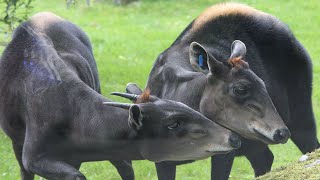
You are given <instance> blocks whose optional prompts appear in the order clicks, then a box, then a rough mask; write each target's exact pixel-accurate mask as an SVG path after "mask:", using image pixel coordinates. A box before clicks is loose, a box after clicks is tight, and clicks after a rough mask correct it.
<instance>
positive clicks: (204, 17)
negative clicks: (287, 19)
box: [191, 3, 268, 31]
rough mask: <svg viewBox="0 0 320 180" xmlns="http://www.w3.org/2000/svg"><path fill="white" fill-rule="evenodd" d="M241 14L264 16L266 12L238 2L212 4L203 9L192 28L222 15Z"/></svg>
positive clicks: (195, 28) (197, 27)
mask: <svg viewBox="0 0 320 180" xmlns="http://www.w3.org/2000/svg"><path fill="white" fill-rule="evenodd" d="M229 15H242V16H266V15H268V14H267V13H264V12H262V11H259V10H257V9H254V8H252V7H250V6H247V5H244V4H239V3H220V4H216V5H213V6H211V7H209V8H207V9H206V10H205V11H203V12H202V13H201V14H200V15H199V16H198V17H197V18H196V19H195V21H194V23H193V25H192V28H191V29H192V30H193V31H196V30H198V29H200V28H201V27H203V26H204V25H205V24H206V23H208V22H210V21H212V20H214V19H217V18H218V17H222V16H229Z"/></svg>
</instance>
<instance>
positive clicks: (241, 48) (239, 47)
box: [230, 40, 247, 59]
mask: <svg viewBox="0 0 320 180" xmlns="http://www.w3.org/2000/svg"><path fill="white" fill-rule="evenodd" d="M246 53H247V48H246V45H245V44H244V43H243V42H242V41H240V40H235V41H233V43H232V44H231V56H230V59H233V58H238V57H242V58H245V56H246Z"/></svg>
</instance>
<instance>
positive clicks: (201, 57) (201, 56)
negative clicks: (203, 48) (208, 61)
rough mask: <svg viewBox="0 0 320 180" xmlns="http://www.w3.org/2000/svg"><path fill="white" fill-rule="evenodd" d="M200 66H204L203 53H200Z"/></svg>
mask: <svg viewBox="0 0 320 180" xmlns="http://www.w3.org/2000/svg"><path fill="white" fill-rule="evenodd" d="M199 66H200V67H201V68H203V55H202V54H200V55H199Z"/></svg>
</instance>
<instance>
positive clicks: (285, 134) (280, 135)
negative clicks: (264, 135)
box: [273, 128, 290, 143]
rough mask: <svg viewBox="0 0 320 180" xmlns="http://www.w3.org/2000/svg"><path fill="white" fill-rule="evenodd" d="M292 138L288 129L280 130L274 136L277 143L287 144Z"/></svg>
mask: <svg viewBox="0 0 320 180" xmlns="http://www.w3.org/2000/svg"><path fill="white" fill-rule="evenodd" d="M289 137H290V131H289V130H288V129H287V128H284V129H278V130H276V132H275V133H274V135H273V140H274V141H275V142H276V143H286V142H287V141H288V139H289Z"/></svg>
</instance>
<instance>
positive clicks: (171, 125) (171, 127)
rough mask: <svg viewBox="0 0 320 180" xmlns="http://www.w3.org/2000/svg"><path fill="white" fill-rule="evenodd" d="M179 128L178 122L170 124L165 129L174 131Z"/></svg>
mask: <svg viewBox="0 0 320 180" xmlns="http://www.w3.org/2000/svg"><path fill="white" fill-rule="evenodd" d="M179 126H180V123H179V122H178V121H176V122H174V123H171V124H169V125H168V126H167V127H168V129H170V130H172V129H176V128H178V127H179Z"/></svg>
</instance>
